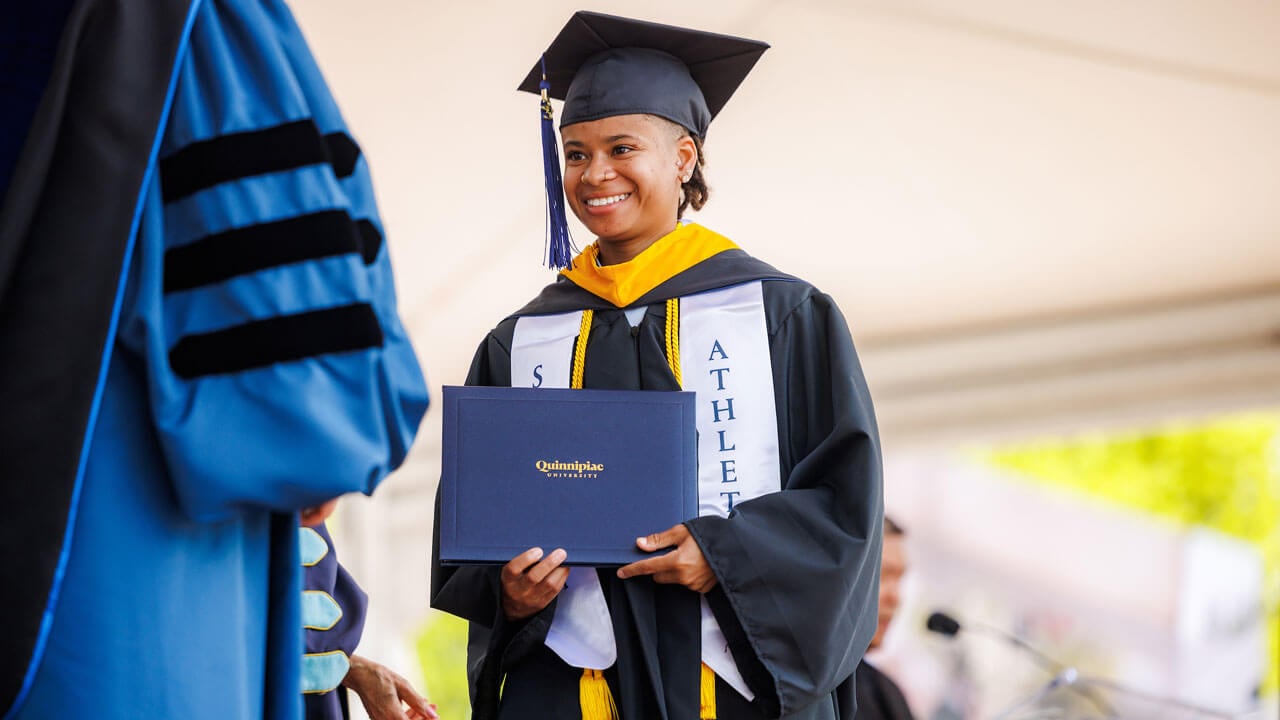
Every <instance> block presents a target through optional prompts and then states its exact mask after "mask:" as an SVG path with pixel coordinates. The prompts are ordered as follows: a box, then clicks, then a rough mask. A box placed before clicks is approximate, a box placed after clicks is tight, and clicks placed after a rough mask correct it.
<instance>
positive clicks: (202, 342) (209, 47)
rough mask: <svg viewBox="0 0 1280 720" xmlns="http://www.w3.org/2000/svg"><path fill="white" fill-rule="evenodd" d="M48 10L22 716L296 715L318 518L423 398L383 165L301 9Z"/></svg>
mask: <svg viewBox="0 0 1280 720" xmlns="http://www.w3.org/2000/svg"><path fill="white" fill-rule="evenodd" d="M25 5H30V6H32V7H30V8H26V9H15V10H14V11H13V12H12V13H11V12H10V11H9V10H6V17H5V21H4V22H3V23H0V40H3V41H4V42H0V48H3V49H4V52H0V73H3V74H2V75H0V93H3V97H0V116H3V128H4V129H5V133H4V138H3V142H2V143H0V151H3V152H0V163H4V164H3V165H0V192H3V204H2V205H0V503H3V507H5V509H6V511H7V516H8V517H7V518H6V520H5V522H4V523H0V588H3V589H4V593H3V597H4V599H3V601H0V603H2V604H0V607H3V609H4V617H5V621H4V622H3V623H0V627H3V628H4V629H3V630H0V646H3V647H4V648H5V652H4V653H3V654H0V716H3V718H4V719H5V720H30V719H34V718H42V719H43V718H65V717H73V716H79V715H88V716H91V717H95V718H104V719H106V720H113V719H115V718H184V719H185V720H193V719H195V720H199V719H201V718H210V719H213V718H217V719H218V720H226V719H228V718H269V719H271V720H277V719H289V720H293V719H295V718H300V717H301V716H302V706H303V701H302V693H301V687H302V678H301V661H302V656H303V654H304V647H303V633H302V620H301V617H300V605H301V598H302V592H301V590H302V587H301V565H300V562H299V547H298V542H299V541H298V537H299V535H298V513H297V511H298V510H299V509H301V508H308V507H314V506H318V505H322V504H324V503H325V502H326V501H328V500H330V499H331V498H334V497H336V496H339V495H342V494H344V493H349V492H363V493H370V492H372V491H373V490H374V488H375V487H376V486H377V485H378V484H379V482H380V481H381V480H382V479H383V478H384V477H385V476H386V475H387V474H388V473H389V472H390V471H391V470H392V469H394V468H395V467H397V466H398V465H399V464H400V463H401V461H402V460H403V459H404V456H405V454H406V452H407V450H408V448H409V445H410V443H411V442H412V440H413V437H414V434H415V432H416V430H417V426H418V423H419V421H420V419H421V417H422V415H423V413H424V412H425V410H426V404H427V396H426V388H425V383H424V380H423V377H422V373H421V371H420V369H419V367H418V363H417V360H416V359H415V356H414V354H413V350H412V348H411V346H410V344H409V342H408V340H407V338H406V336H405V332H404V329H403V328H402V326H401V323H400V321H399V319H398V316H397V311H396V304H395V292H394V285H393V280H392V274H391V266H390V263H389V260H388V256H387V249H386V247H385V244H384V243H383V240H382V223H381V220H380V218H379V216H378V212H377V208H376V206H375V204H374V195H373V191H372V188H371V185H370V178H369V170H368V166H367V164H366V161H365V158H364V156H363V154H362V153H361V151H360V149H359V146H358V145H357V144H356V143H355V142H354V141H353V140H352V138H351V136H350V134H349V133H348V131H347V128H346V125H345V123H344V122H343V119H342V117H341V115H340V113H339V111H338V108H337V106H336V104H335V103H334V100H333V98H332V97H331V96H330V94H329V91H328V89H327V88H326V85H325V83H324V80H323V78H322V77H321V74H320V72H319V70H318V68H317V67H316V64H315V61H314V60H313V58H312V56H311V54H310V52H309V50H308V48H307V45H306V43H305V41H304V40H303V38H302V35H301V33H300V31H299V29H298V28H297V26H296V25H295V23H294V20H293V18H292V16H291V15H290V13H289V11H288V9H287V8H286V7H285V5H284V4H283V3H282V2H278V1H276V0H266V1H260V0H166V1H164V2H159V1H157V2H146V3H131V2H124V1H123V0H75V2H70V1H68V0H51V2H49V3H45V4H39V3H27V4H25ZM35 6H39V7H35ZM10 100H12V102H10Z"/></svg>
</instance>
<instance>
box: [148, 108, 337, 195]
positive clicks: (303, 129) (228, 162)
mask: <svg viewBox="0 0 1280 720" xmlns="http://www.w3.org/2000/svg"><path fill="white" fill-rule="evenodd" d="M359 159H360V147H359V146H358V145H356V143H355V141H354V140H352V139H351V138H350V137H348V136H347V135H346V134H344V133H332V134H330V135H325V136H321V135H320V130H319V128H317V127H316V124H315V123H314V122H313V121H311V120H295V121H293V122H287V123H284V124H282V125H276V126H274V127H269V128H265V129H262V130H249V131H245V132H238V133H230V134H228V135H221V136H219V137H215V138H210V139H208V140H201V141H200V142H195V143H192V144H190V145H188V146H186V147H184V148H182V149H181V150H179V151H177V152H176V153H174V154H172V155H170V156H169V157H167V158H164V159H163V160H161V161H160V178H161V180H160V192H161V195H162V196H163V198H164V201H165V202H166V203H171V202H174V201H176V200H181V199H182V198H185V197H188V196H190V195H193V194H195V193H197V192H199V191H201V190H204V189H206V188H211V187H213V186H214V185H219V184H221V183H225V182H231V181H232V180H239V179H240V178H247V177H253V176H256V175H265V174H267V173H274V172H282V171H284V170H293V169H294V168H300V167H305V166H307V165H319V164H321V163H328V164H330V165H332V166H333V172H334V174H335V175H337V176H338V177H339V178H344V177H347V176H348V175H350V174H351V173H353V172H355V166H356V162H357V161H358V160H359Z"/></svg>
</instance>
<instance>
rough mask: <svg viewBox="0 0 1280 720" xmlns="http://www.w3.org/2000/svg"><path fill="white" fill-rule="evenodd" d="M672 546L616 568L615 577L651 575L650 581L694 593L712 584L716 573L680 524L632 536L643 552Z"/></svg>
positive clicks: (709, 587) (714, 582) (714, 584)
mask: <svg viewBox="0 0 1280 720" xmlns="http://www.w3.org/2000/svg"><path fill="white" fill-rule="evenodd" d="M672 546H675V549H674V550H672V551H671V552H668V553H665V554H663V555H658V556H655V557H651V558H645V559H644V560H637V561H636V562H633V563H631V564H630V565H623V566H622V567H620V568H618V577H620V578H622V579H623V580H626V579H627V578H632V577H637V576H640V575H652V576H653V580H654V582H660V583H663V584H666V585H683V586H685V587H687V588H689V589H690V590H692V591H694V592H697V593H705V592H707V591H709V590H711V588H714V587H715V586H716V582H717V580H716V574H715V573H714V572H712V571H711V566H710V565H708V564H707V558H706V557H705V556H703V554H702V548H700V547H698V542H697V541H696V540H694V539H693V535H691V534H689V528H687V527H685V526H684V525H676V526H674V527H671V528H668V529H666V530H663V531H662V532H660V533H654V534H653V535H646V536H644V537H642V538H636V547H638V548H640V549H641V550H643V551H645V552H655V551H658V550H661V549H663V548H668V547H672Z"/></svg>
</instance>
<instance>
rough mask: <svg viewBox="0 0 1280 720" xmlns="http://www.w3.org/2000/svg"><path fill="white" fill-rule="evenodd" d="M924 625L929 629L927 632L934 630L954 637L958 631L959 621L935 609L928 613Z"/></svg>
mask: <svg viewBox="0 0 1280 720" xmlns="http://www.w3.org/2000/svg"><path fill="white" fill-rule="evenodd" d="M924 626H925V627H926V628H928V629H929V632H936V633H938V634H940V635H946V636H947V637H955V636H956V633H958V632H960V623H959V622H958V621H957V620H956V619H955V618H953V617H951V616H950V615H948V614H946V613H944V612H940V611H935V612H934V613H933V614H932V615H930V616H929V619H928V620H927V621H925V624H924Z"/></svg>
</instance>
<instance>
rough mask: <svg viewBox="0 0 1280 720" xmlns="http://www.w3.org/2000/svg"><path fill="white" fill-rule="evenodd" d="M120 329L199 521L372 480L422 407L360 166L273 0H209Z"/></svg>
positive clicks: (285, 505)
mask: <svg viewBox="0 0 1280 720" xmlns="http://www.w3.org/2000/svg"><path fill="white" fill-rule="evenodd" d="M178 63H179V73H180V75H179V81H178V85H177V87H176V90H175V93H174V97H173V99H172V101H171V105H170V111H169V116H168V122H167V124H166V125H165V130H164V135H163V138H162V140H161V147H160V153H159V162H158V163H157V164H156V165H155V166H154V167H153V168H152V172H151V176H150V180H149V183H148V185H147V188H146V190H145V193H146V196H145V205H144V210H143V213H142V215H141V219H140V224H139V228H138V233H139V235H138V249H137V252H138V253H139V256H138V258H137V262H135V263H134V266H133V272H135V273H136V277H135V278H133V279H134V282H133V283H132V286H133V290H132V297H130V298H127V301H128V303H129V305H127V306H126V315H124V316H123V320H122V323H123V324H122V326H121V342H122V343H124V344H125V345H126V346H128V347H130V348H131V349H132V350H134V354H136V356H138V357H140V358H141V359H142V360H141V361H142V362H143V363H144V364H145V372H146V375H147V381H148V386H149V387H148V391H149V397H150V409H151V414H152V421H153V423H154V426H155V428H156V431H157V438H158V441H159V444H160V447H161V450H162V451H163V453H164V456H165V458H166V462H167V464H168V466H169V474H170V477H171V478H172V482H173V490H174V496H175V498H176V500H177V502H178V504H179V505H180V507H181V509H182V510H183V511H184V513H185V514H186V515H187V516H188V517H190V518H192V519H194V520H197V521H217V520H219V519H223V518H226V517H228V516H230V515H232V514H234V513H236V512H237V511H238V509H240V508H245V507H254V508H267V509H271V510H276V511H284V512H287V511H292V510H294V509H297V508H300V507H306V506H310V505H315V504H318V503H320V502H322V501H324V500H327V499H329V498H332V497H335V496H338V495H341V494H343V493H347V492H353V491H360V492H365V493H369V492H372V491H373V489H374V487H376V485H377V484H378V482H380V481H381V479H382V478H383V477H385V476H386V474H387V473H388V472H390V471H391V470H392V469H393V468H395V467H396V466H398V465H399V464H400V462H401V461H402V460H403V459H404V456H405V454H406V452H407V450H408V447H409V445H410V443H411V442H412V439H413V436H414V434H415V433H416V431H417V427H418V423H419V421H420V420H421V418H422V415H423V413H424V412H425V410H426V403H427V395H426V387H425V382H424V380H423V377H422V373H421V370H420V369H419V367H418V363H417V360H416V358H415V356H414V353H413V349H412V347H411V346H410V344H409V342H408V339H407V337H406V335H405V332H404V329H403V328H402V326H401V324H400V320H399V317H398V315H397V310H396V302H395V288H394V284H393V280H392V275H391V266H390V261H389V259H388V256H387V249H386V247H385V245H384V243H383V242H382V223H381V220H380V219H379V217H378V213H377V207H376V205H375V202H374V195H373V188H372V185H371V182H370V177H369V170H368V166H367V164H366V161H365V158H364V156H363V154H362V153H361V151H360V148H359V146H357V145H356V144H355V142H354V141H353V140H352V139H351V137H350V135H349V134H348V133H347V129H346V126H345V124H344V123H343V120H342V117H341V115H340V114H339V112H338V108H337V106H336V104H335V102H334V100H333V98H332V97H331V96H330V94H329V91H328V89H327V87H326V85H325V83H324V80H323V78H322V77H321V75H320V72H319V69H318V68H317V67H316V65H315V62H314V60H313V59H312V57H311V54H310V52H309V50H308V48H307V46H306V43H305V41H304V40H303V38H302V36H301V33H300V31H299V30H298V28H297V26H296V25H295V24H294V21H293V18H292V16H291V15H290V14H289V12H288V10H287V9H286V8H285V7H284V6H283V4H282V3H278V2H268V3H220V2H216V1H210V2H205V3H204V4H203V5H202V7H201V9H200V10H199V12H198V14H197V17H196V19H195V21H194V25H193V27H192V32H191V40H190V44H189V46H188V48H187V51H186V52H185V54H184V55H182V56H180V57H179V58H178Z"/></svg>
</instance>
